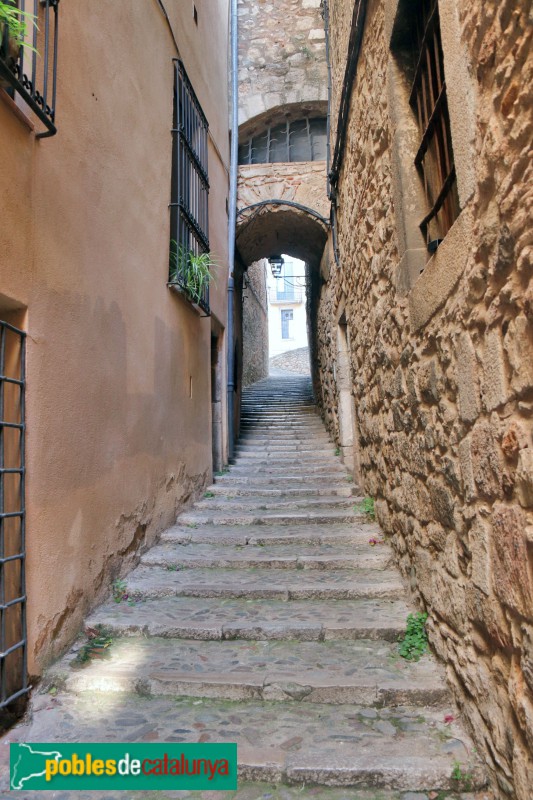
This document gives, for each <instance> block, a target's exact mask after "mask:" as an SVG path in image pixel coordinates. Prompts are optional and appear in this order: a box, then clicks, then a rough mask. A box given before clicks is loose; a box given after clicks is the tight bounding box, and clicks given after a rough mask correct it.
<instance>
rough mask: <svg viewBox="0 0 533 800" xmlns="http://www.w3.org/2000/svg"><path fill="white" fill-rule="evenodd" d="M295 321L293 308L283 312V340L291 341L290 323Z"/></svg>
mask: <svg viewBox="0 0 533 800" xmlns="http://www.w3.org/2000/svg"><path fill="white" fill-rule="evenodd" d="M292 319H293V310H292V308H288V309H282V311H281V338H282V339H290V338H291V337H290V331H289V328H290V323H291V322H292Z"/></svg>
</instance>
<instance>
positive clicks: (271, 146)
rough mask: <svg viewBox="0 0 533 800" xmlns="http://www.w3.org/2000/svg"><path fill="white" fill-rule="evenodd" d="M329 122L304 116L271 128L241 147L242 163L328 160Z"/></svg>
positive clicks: (320, 118)
mask: <svg viewBox="0 0 533 800" xmlns="http://www.w3.org/2000/svg"><path fill="white" fill-rule="evenodd" d="M326 145H327V120H326V119H325V118H324V117H317V118H315V119H310V118H309V117H304V118H303V119H298V120H295V121H293V122H289V121H288V120H287V121H286V122H284V123H282V124H281V125H275V126H269V127H268V128H267V129H266V130H264V131H263V132H262V133H259V134H257V135H256V136H252V137H250V138H249V139H247V140H246V141H245V142H242V143H241V144H240V145H239V164H241V165H245V164H277V163H282V162H291V161H292V162H296V161H325V160H326Z"/></svg>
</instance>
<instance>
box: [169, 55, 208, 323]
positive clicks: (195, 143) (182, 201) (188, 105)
mask: <svg viewBox="0 0 533 800" xmlns="http://www.w3.org/2000/svg"><path fill="white" fill-rule="evenodd" d="M208 131H209V125H208V122H207V119H206V117H205V115H204V112H203V111H202V108H201V106H200V103H199V102H198V98H197V97H196V94H195V92H194V89H193V87H192V85H191V82H190V81H189V78H188V77H187V73H186V71H185V67H184V66H183V64H182V62H181V61H179V60H177V61H176V62H175V90H174V120H173V127H172V181H171V202H170V274H169V283H171V284H174V285H177V286H179V287H180V288H181V289H182V290H183V291H184V292H185V294H186V295H187V297H188V298H189V299H190V300H191V301H193V302H194V303H196V304H197V305H198V306H199V307H200V308H201V309H202V310H203V311H205V313H206V314H210V308H209V281H206V282H205V283H204V284H202V285H201V287H200V290H199V291H198V292H197V291H195V288H196V287H194V285H192V284H191V280H194V278H193V277H192V276H191V272H190V270H189V267H190V263H191V262H190V256H198V255H200V254H202V253H207V252H209V208H208V200H209V178H208V164H207V152H208Z"/></svg>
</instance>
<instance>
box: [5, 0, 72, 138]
mask: <svg viewBox="0 0 533 800" xmlns="http://www.w3.org/2000/svg"><path fill="white" fill-rule="evenodd" d="M11 5H13V7H14V8H18V9H20V11H21V12H25V13H26V14H29V15H33V16H23V15H22V14H21V15H19V19H20V20H21V21H25V22H26V35H25V46H24V45H20V44H18V43H17V41H16V39H15V37H14V36H12V35H11V34H10V32H9V28H8V25H7V24H5V25H4V26H3V30H2V29H0V38H1V44H0V86H1V87H2V88H3V89H5V90H6V91H7V93H8V94H9V95H10V96H11V98H12V99H13V100H14V101H15V102H16V103H17V105H18V106H20V108H21V110H22V111H24V112H26V111H30V112H32V113H33V114H34V115H35V116H36V117H37V118H38V119H39V120H40V122H42V123H43V125H44V126H45V128H46V130H45V131H42V132H41V133H38V134H37V137H38V138H44V137H46V136H53V135H54V134H55V133H57V128H56V124H55V119H56V87H57V48H58V5H59V0H18V2H17V0H11Z"/></svg>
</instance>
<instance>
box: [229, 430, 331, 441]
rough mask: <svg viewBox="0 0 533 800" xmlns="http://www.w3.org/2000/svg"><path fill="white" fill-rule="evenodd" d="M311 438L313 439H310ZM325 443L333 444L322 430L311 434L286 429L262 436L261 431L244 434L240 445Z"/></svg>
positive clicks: (240, 439)
mask: <svg viewBox="0 0 533 800" xmlns="http://www.w3.org/2000/svg"><path fill="white" fill-rule="evenodd" d="M310 437H312V438H311V439H310ZM311 441H312V442H323V443H324V444H331V439H330V438H329V436H328V434H327V433H326V432H325V431H324V430H323V429H322V431H320V429H318V428H317V429H316V430H313V431H312V432H311V433H308V432H306V431H288V430H287V429H286V428H285V429H284V430H283V431H280V432H279V433H269V434H268V435H266V434H262V433H261V432H259V431H256V432H252V431H250V433H246V434H242V435H241V436H240V438H239V441H238V444H239V445H241V444H270V442H272V443H274V444H291V443H293V442H294V443H295V444H309V443H310V442H311Z"/></svg>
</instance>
